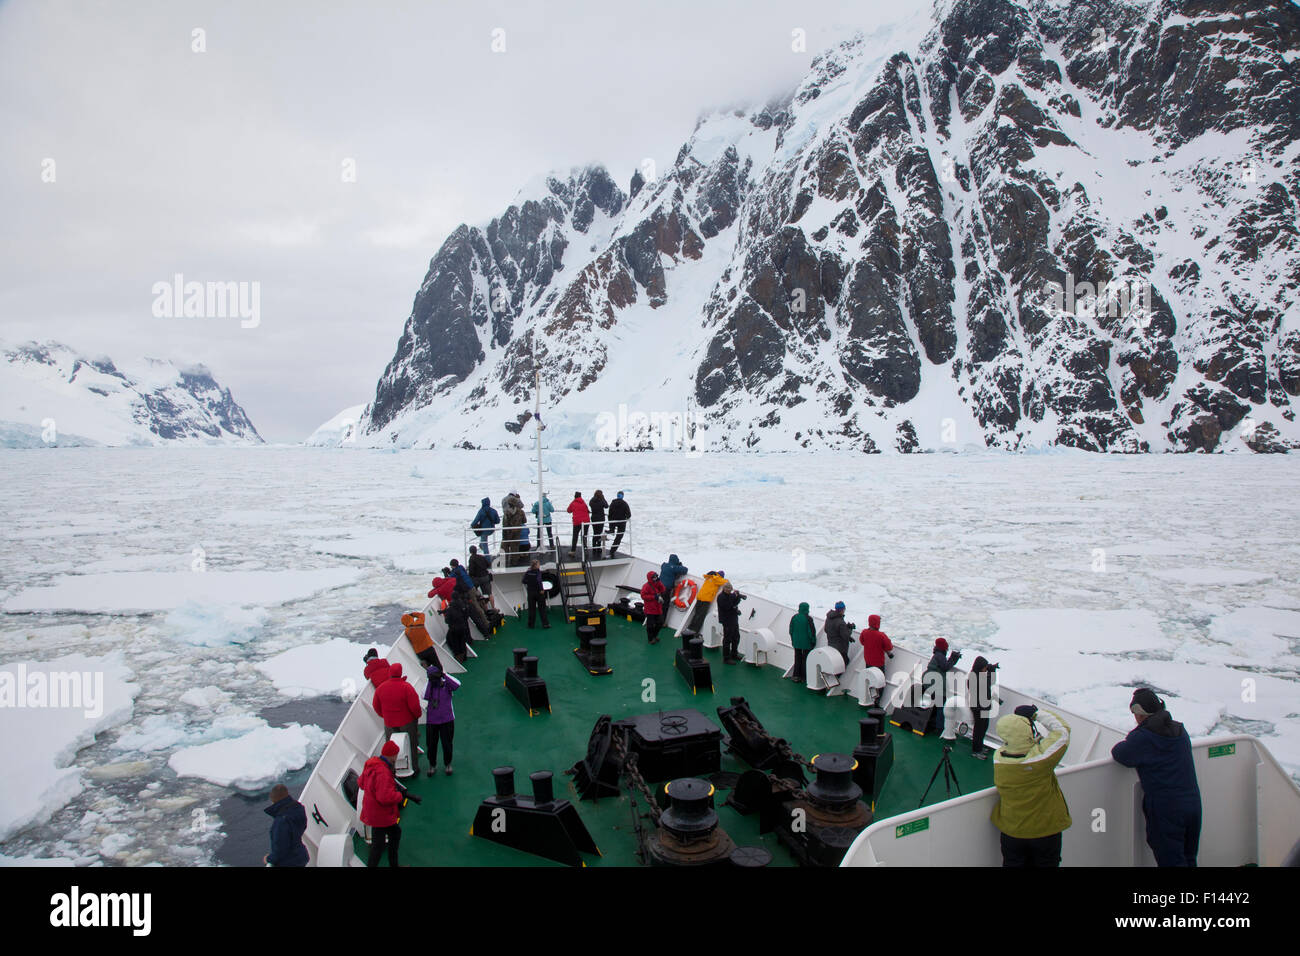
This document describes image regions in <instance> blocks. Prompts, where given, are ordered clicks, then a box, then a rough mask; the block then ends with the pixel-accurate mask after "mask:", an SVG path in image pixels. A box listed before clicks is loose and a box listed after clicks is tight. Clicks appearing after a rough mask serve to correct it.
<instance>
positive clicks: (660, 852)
mask: <svg viewBox="0 0 1300 956" xmlns="http://www.w3.org/2000/svg"><path fill="white" fill-rule="evenodd" d="M663 792H664V794H665V795H666V796H667V798H668V807H667V809H665V810H663V812H661V813H660V814H659V821H658V823H659V825H658V826H657V827H656V828H655V830H654V832H652V833H651V834H650V835H649V836H648V837H647V839H646V851H647V853H648V854H649V856H650V862H652V863H656V864H659V865H661V866H708V865H717V864H726V863H729V862H730V857H731V854H732V851H733V850H735V848H736V845H735V843H734V842H733V841H732V839H731V837H730V836H728V835H727V832H726V831H725V830H723V829H722V827H720V826H719V825H718V814H717V812H716V811H715V810H714V809H713V794H714V788H713V785H712V784H711V783H709V782H708V781H707V780H700V779H698V778H695V777H687V778H683V779H679V780H673V781H672V782H670V783H667V784H665V785H664V788H663Z"/></svg>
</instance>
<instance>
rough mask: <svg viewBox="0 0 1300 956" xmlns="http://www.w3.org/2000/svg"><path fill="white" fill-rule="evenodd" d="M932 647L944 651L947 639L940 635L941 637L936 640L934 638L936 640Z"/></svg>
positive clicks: (946, 647) (946, 646)
mask: <svg viewBox="0 0 1300 956" xmlns="http://www.w3.org/2000/svg"><path fill="white" fill-rule="evenodd" d="M934 649H935V650H936V651H946V650H947V649H948V641H947V639H946V638H942V637H941V638H939V639H938V640H936V641H935V642H934Z"/></svg>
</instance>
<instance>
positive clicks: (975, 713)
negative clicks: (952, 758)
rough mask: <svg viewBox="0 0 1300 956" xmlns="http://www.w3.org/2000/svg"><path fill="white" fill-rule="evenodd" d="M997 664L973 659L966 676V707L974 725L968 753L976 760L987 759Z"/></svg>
mask: <svg viewBox="0 0 1300 956" xmlns="http://www.w3.org/2000/svg"><path fill="white" fill-rule="evenodd" d="M997 669H998V665H997V664H990V663H989V662H988V660H987V659H985V658H983V657H977V658H975V663H974V664H972V665H971V666H970V673H969V674H967V675H966V706H967V707H969V708H970V712H971V717H972V719H973V722H974V725H973V726H972V728H971V741H970V752H971V755H972V756H974V757H975V758H976V759H977V760H988V759H989V748H987V747H985V746H984V735H985V734H986V733H988V729H989V717H990V716H991V715H992V713H993V675H994V673H996V671H997Z"/></svg>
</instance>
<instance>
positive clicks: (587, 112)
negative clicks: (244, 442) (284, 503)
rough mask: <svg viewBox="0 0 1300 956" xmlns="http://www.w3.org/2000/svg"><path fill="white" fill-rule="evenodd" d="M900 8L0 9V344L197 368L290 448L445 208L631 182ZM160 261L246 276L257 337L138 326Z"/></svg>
mask: <svg viewBox="0 0 1300 956" xmlns="http://www.w3.org/2000/svg"><path fill="white" fill-rule="evenodd" d="M917 3H926V4H927V5H928V0H891V2H888V3H883V2H880V0H806V2H798V3H796V2H793V0H782V2H771V0H743V2H742V0H712V2H710V0H653V2H641V3H628V2H622V3H620V2H614V0H582V2H577V0H575V2H571V3H558V2H557V3H553V2H539V0H529V2H516V3H488V2H468V0H466V2H461V0H453V2H448V0H433V2H431V0H426V2H422V3H393V2H388V3H384V2H380V3H362V2H356V3H353V2H342V0H339V2H335V0H313V2H297V0H294V2H280V0H276V2H265V0H254V2H235V3H232V2H228V0H222V2H193V3H190V2H183V0H181V2H176V0H165V2H117V3H96V2H91V0H75V2H74V0H66V2H65V0H9V2H0V118H2V119H0V253H2V256H0V339H3V340H5V341H6V342H9V343H14V342H16V341H22V340H25V339H31V338H37V339H57V340H59V341H62V342H64V343H65V344H67V345H70V346H72V347H73V348H77V349H80V350H83V351H86V352H90V353H93V354H106V355H109V356H110V357H113V358H115V359H118V360H119V361H126V360H128V359H132V358H137V357H139V356H142V355H150V356H157V357H161V358H172V359H176V360H178V361H182V362H187V363H188V362H203V363H205V364H207V365H208V366H209V367H210V368H211V369H212V370H213V372H214V374H215V375H216V377H217V379H218V381H220V382H221V383H222V384H224V385H226V386H228V387H229V388H230V389H231V390H232V391H233V392H234V395H235V399H236V400H237V401H238V402H239V403H240V404H241V405H243V407H244V408H245V410H246V411H247V412H248V414H249V417H250V418H251V419H252V420H253V423H254V424H255V425H256V426H257V427H258V429H259V430H260V431H261V433H262V435H263V437H265V438H267V439H268V440H271V441H300V440H302V439H303V438H305V437H306V436H307V435H308V434H309V433H310V432H311V431H312V430H313V429H314V428H315V427H316V425H318V424H320V423H321V422H323V421H324V420H326V419H327V418H329V417H331V416H332V415H334V414H335V413H336V412H338V411H339V410H341V409H342V408H344V407H345V406H347V405H351V404H356V403H359V402H367V401H369V400H370V399H371V398H373V396H374V386H375V382H376V380H377V378H378V376H379V374H380V372H381V371H382V370H383V368H384V366H385V364H386V363H387V362H388V360H389V358H391V356H392V354H393V351H394V349H395V347H396V344H397V339H398V336H399V335H400V334H401V330H402V325H403V323H404V322H405V320H406V317H407V315H408V314H409V313H410V308H411V302H412V299H413V298H414V295H415V292H416V290H417V289H418V287H419V284H420V281H421V279H422V278H423V277H424V273H425V271H426V269H427V268H428V263H429V259H430V258H431V257H432V256H433V254H434V253H435V252H436V251H437V249H438V247H439V245H440V244H441V243H442V240H443V238H444V237H445V236H446V235H447V234H448V233H449V232H450V231H451V230H452V229H454V228H455V227H456V226H457V225H458V224H459V223H462V222H469V223H484V222H486V221H487V220H489V219H490V218H492V217H493V216H495V215H498V214H499V213H500V212H502V211H503V210H504V209H505V207H506V206H507V205H508V204H509V202H510V200H511V199H512V198H513V197H514V195H515V193H516V192H517V191H518V189H519V187H520V186H521V185H522V184H523V183H524V182H526V181H527V180H529V179H531V178H534V177H536V176H537V175H539V174H541V173H544V172H546V171H548V170H552V169H568V168H570V167H573V166H582V165H586V164H588V163H593V162H598V163H603V164H605V165H606V166H607V167H608V168H609V169H610V171H611V173H612V174H613V176H614V179H615V180H616V181H617V182H618V183H619V184H620V185H622V186H623V188H624V189H626V188H627V182H628V180H629V178H630V177H631V174H632V171H633V169H634V168H635V167H636V166H637V165H638V164H640V162H641V161H642V160H643V159H645V158H647V157H648V158H653V159H654V160H655V162H656V164H657V165H658V166H659V167H660V168H664V167H666V166H668V165H670V164H671V162H672V160H673V158H674V157H675V155H676V152H677V149H678V147H679V146H680V145H681V143H682V142H683V141H684V140H685V139H686V137H687V136H689V135H690V132H691V130H692V128H693V127H694V125H695V120H696V118H697V117H698V116H699V114H700V113H701V112H703V111H705V110H707V109H709V108H713V107H718V106H726V105H729V104H744V105H748V104H754V103H760V102H763V101H765V100H767V99H768V98H769V97H771V96H773V95H775V94H777V93H780V92H783V91H785V90H788V89H789V88H790V87H792V86H793V85H794V84H795V83H797V82H798V80H799V78H800V77H801V76H802V75H803V73H804V72H805V71H806V69H807V67H808V65H809V63H810V62H811V60H812V57H813V56H814V55H815V54H816V53H817V52H818V51H819V50H821V49H823V48H825V47H826V46H829V45H832V44H833V43H835V42H837V41H838V40H840V39H842V38H843V37H844V36H846V35H848V34H849V33H850V32H852V31H853V30H855V29H863V30H871V29H873V28H875V27H877V26H879V25H880V24H882V23H884V22H890V21H892V20H894V19H897V18H899V17H901V16H903V15H905V14H908V13H910V12H913V11H914V9H915V5H916V4H917ZM796 28H800V29H803V30H804V31H806V34H807V52H804V53H800V52H795V51H793V50H792V49H791V45H792V44H791V33H792V31H793V30H795V29H796ZM498 29H499V30H501V31H504V33H503V34H502V33H497V34H495V39H496V42H497V45H498V46H500V44H501V42H502V40H504V45H505V50H504V52H493V49H492V46H493V42H494V31H495V30H498ZM195 30H202V31H203V32H202V34H201V35H200V37H199V38H198V39H196V37H195V33H194V31H195ZM200 45H201V46H203V47H204V48H205V49H204V50H203V52H196V51H195V49H194V48H195V47H196V46H200ZM50 160H52V161H53V163H52V164H51V163H50V162H49V161H50ZM348 160H351V161H353V162H354V163H355V182H344V163H345V161H348ZM51 179H52V181H48V180H51ZM177 273H179V274H181V275H183V276H184V277H185V279H186V281H200V282H207V281H235V282H249V283H251V282H257V283H259V284H260V296H261V302H260V313H261V315H260V324H259V325H258V326H257V327H256V328H241V323H240V321H239V319H238V318H190V319H185V318H158V317H156V316H155V315H154V312H153V305H154V294H153V291H152V288H153V285H154V283H157V282H170V281H171V280H172V277H173V275H175V274H177Z"/></svg>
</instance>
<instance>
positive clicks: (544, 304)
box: [361, 0, 1300, 452]
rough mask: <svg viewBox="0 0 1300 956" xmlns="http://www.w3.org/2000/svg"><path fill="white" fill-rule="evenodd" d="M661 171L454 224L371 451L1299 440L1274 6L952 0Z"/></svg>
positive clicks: (706, 119) (1125, 447)
mask: <svg viewBox="0 0 1300 956" xmlns="http://www.w3.org/2000/svg"><path fill="white" fill-rule="evenodd" d="M664 165H665V164H663V163H660V164H659V168H657V169H653V168H647V169H638V170H637V171H636V172H635V173H634V174H633V175H632V177H631V179H630V181H629V182H628V186H627V191H626V193H625V192H624V191H623V190H622V189H621V188H620V187H619V186H617V185H615V184H614V182H613V180H612V178H611V177H610V175H609V173H608V172H606V171H605V170H604V169H603V168H601V167H591V168H588V169H585V170H575V171H571V172H570V173H568V174H565V175H551V176H543V177H540V178H538V179H537V180H535V181H534V182H533V183H532V184H530V185H529V187H527V188H526V189H525V190H524V191H523V192H522V193H521V196H520V201H519V202H518V203H517V204H516V205H512V206H511V207H510V208H509V209H508V210H507V211H506V212H505V213H504V214H503V215H502V216H500V217H498V218H497V219H494V220H492V222H491V223H489V224H488V225H487V226H486V227H482V228H471V227H467V226H462V227H460V228H459V229H457V230H456V231H455V232H453V233H452V235H451V236H450V237H448V239H447V240H446V242H445V243H444V244H443V246H442V248H441V249H440V250H439V251H438V252H437V254H436V255H435V256H434V258H433V260H432V261H431V263H430V266H429V271H428V274H427V275H426V277H425V280H424V283H423V284H422V285H421V287H420V291H419V293H418V294H417V296H416V300H415V305H414V308H413V309H412V312H411V316H410V318H409V319H408V320H407V322H406V327H405V329H404V330H403V333H402V336H401V338H400V340H399V342H398V347H397V350H396V353H395V354H394V356H393V359H392V361H391V362H390V363H389V365H388V367H387V368H386V369H385V371H384V373H383V375H382V376H381V378H380V380H379V382H378V384H377V387H376V390H375V398H374V401H373V402H372V403H371V404H370V405H369V406H368V407H367V408H366V410H365V412H364V414H363V422H362V426H361V431H362V439H363V440H364V441H365V442H366V443H369V444H390V443H392V444H398V445H417V446H422V447H427V446H430V445H435V444H441V445H444V446H445V445H469V446H487V447H496V446H503V445H505V446H509V445H513V444H515V443H517V442H519V441H521V440H522V438H521V433H522V432H523V430H524V426H525V425H526V423H527V421H528V420H529V417H530V414H531V413H530V406H531V404H532V402H531V399H532V396H531V389H532V383H533V381H534V376H535V373H536V372H540V373H541V377H542V380H543V383H544V384H545V386H546V388H547V390H548V394H547V399H548V406H549V408H550V409H551V413H550V415H549V416H548V418H547V424H548V428H549V431H548V436H549V437H550V439H551V441H552V442H555V441H557V440H559V441H562V442H563V443H565V444H570V445H573V444H576V445H581V446H587V447H591V446H600V445H602V444H607V442H605V441H604V440H602V439H601V438H600V437H599V436H600V435H601V433H602V431H603V432H604V433H605V434H606V435H608V434H609V431H610V430H609V428H608V425H609V422H610V421H611V419H613V420H615V421H617V422H620V423H622V422H626V421H633V420H636V419H637V418H638V417H640V418H643V419H644V418H647V417H648V418H649V419H650V420H651V421H653V420H654V419H655V416H656V415H658V416H659V420H660V421H662V420H664V416H666V415H668V414H669V413H673V414H679V410H680V415H681V416H682V417H689V418H691V419H692V421H693V424H694V425H695V426H696V427H695V432H694V433H695V444H696V446H697V447H704V448H764V449H793V448H805V447H832V448H853V449H859V450H862V451H881V450H897V451H901V452H910V451H916V450H922V449H928V448H960V447H964V446H966V445H969V444H974V445H979V446H983V445H988V446H992V447H998V448H1006V449H1028V448H1037V447H1044V446H1053V445H1064V446H1070V447H1075V448H1082V449H1088V450H1095V451H1120V452H1139V451H1166V450H1168V451H1221V450H1240V451H1245V450H1247V449H1251V450H1255V451H1285V450H1286V449H1287V448H1288V447H1300V423H1297V421H1296V415H1295V407H1294V405H1295V402H1296V399H1297V398H1300V304H1298V302H1300V227H1298V226H1297V219H1298V215H1297V210H1300V8H1298V7H1297V6H1296V5H1295V4H1293V3H1289V2H1279V0H1149V2H1142V0H1097V2H1094V3H1089V4H1077V3H1075V4H1071V3H1066V2H1063V0H1023V2H1015V0H942V2H940V3H938V4H936V6H935V7H934V10H933V16H932V18H929V19H927V18H925V17H923V16H922V17H919V18H912V19H910V20H909V21H908V22H907V23H906V24H904V25H903V26H900V27H899V28H897V29H894V30H892V31H890V32H888V33H882V34H878V35H873V36H869V37H866V36H859V37H856V38H854V39H851V40H849V41H846V42H844V43H842V44H840V45H838V46H837V47H835V48H833V49H831V50H828V51H826V52H824V53H823V54H821V55H819V56H818V57H817V58H816V59H815V60H814V62H813V64H812V67H811V69H810V71H809V73H808V74H807V76H806V77H805V78H804V79H803V81H802V82H801V83H800V84H799V85H798V86H797V87H796V88H795V89H794V91H793V92H792V93H791V94H790V95H789V96H788V97H785V98H782V99H780V100H777V101H775V102H771V103H768V104H766V105H764V106H761V107H754V108H749V109H738V110H724V111H717V112H714V113H710V114H707V115H705V116H703V117H702V118H701V119H700V121H699V123H698V124H697V126H696V129H695V130H694V132H693V133H692V135H691V137H690V138H689V139H688V140H687V142H686V143H684V144H683V145H682V147H681V149H680V150H679V151H678V153H677V155H676V157H675V159H674V161H673V162H672V163H671V165H669V166H668V167H667V168H664ZM615 431H616V432H618V433H619V434H618V435H617V438H616V441H615V445H616V446H617V447H629V446H632V447H637V446H639V445H643V444H644V438H643V436H642V437H638V436H636V435H630V434H626V433H625V432H624V430H623V429H622V427H621V425H620V427H619V428H617V429H615ZM652 443H653V442H652Z"/></svg>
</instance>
